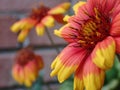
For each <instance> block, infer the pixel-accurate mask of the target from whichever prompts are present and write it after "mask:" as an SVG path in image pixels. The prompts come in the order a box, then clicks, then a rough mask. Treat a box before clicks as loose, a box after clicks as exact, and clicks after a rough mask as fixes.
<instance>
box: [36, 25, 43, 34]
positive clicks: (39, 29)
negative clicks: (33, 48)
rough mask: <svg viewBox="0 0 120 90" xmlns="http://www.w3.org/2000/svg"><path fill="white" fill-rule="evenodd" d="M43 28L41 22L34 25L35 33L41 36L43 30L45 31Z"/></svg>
mask: <svg viewBox="0 0 120 90" xmlns="http://www.w3.org/2000/svg"><path fill="white" fill-rule="evenodd" d="M44 29H45V27H44V25H43V24H42V23H39V24H37V25H36V32H37V35H38V36H42V35H43V34H44V31H45V30H44Z"/></svg>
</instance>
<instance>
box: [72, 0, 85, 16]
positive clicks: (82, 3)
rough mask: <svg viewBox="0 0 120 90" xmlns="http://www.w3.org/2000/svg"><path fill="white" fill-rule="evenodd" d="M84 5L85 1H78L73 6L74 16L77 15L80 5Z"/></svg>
mask: <svg viewBox="0 0 120 90" xmlns="http://www.w3.org/2000/svg"><path fill="white" fill-rule="evenodd" d="M84 4H86V2H85V1H79V2H78V3H76V4H75V5H74V6H73V10H74V12H75V14H77V12H78V9H79V8H80V7H81V6H82V5H84Z"/></svg>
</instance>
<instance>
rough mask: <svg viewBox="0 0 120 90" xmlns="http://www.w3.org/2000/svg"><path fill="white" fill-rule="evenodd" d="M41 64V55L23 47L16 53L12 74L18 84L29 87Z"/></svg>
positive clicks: (35, 77) (41, 66)
mask: <svg viewBox="0 0 120 90" xmlns="http://www.w3.org/2000/svg"><path fill="white" fill-rule="evenodd" d="M43 66H44V64H43V60H42V57H41V56H39V55H35V54H34V53H33V52H32V50H30V49H28V48H24V49H22V50H20V51H19V52H18V53H17V55H16V58H15V64H14V65H13V68H12V76H13V78H14V79H15V80H16V81H17V82H18V83H19V84H21V85H23V84H24V85H26V86H27V87H30V86H31V85H32V83H33V82H34V81H35V80H36V79H37V77H38V74H39V70H41V69H42V68H43Z"/></svg>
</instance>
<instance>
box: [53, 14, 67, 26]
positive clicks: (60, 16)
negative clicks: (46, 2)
mask: <svg viewBox="0 0 120 90" xmlns="http://www.w3.org/2000/svg"><path fill="white" fill-rule="evenodd" d="M52 16H53V18H54V19H55V20H56V21H57V22H58V23H61V24H64V23H65V22H64V21H63V18H64V15H63V14H56V15H52Z"/></svg>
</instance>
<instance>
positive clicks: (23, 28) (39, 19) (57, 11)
mask: <svg viewBox="0 0 120 90" xmlns="http://www.w3.org/2000/svg"><path fill="white" fill-rule="evenodd" d="M69 8H70V3H69V2H65V3H62V4H60V5H58V6H56V7H54V8H51V9H50V8H49V7H46V6H43V5H41V6H40V7H38V8H34V9H33V10H32V12H31V14H30V15H29V16H28V17H26V18H23V19H21V20H20V21H18V22H16V23H14V24H13V25H12V27H11V30H12V32H15V33H17V32H19V35H18V41H19V42H23V41H24V40H25V38H26V37H27V36H28V33H29V32H30V29H32V28H33V27H35V28H36V33H37V35H39V36H41V35H43V34H44V29H45V27H48V28H49V27H53V26H54V22H55V20H56V21H57V22H58V23H63V24H64V23H65V22H64V21H63V16H64V15H63V14H64V13H65V12H66V11H68V9H69Z"/></svg>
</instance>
